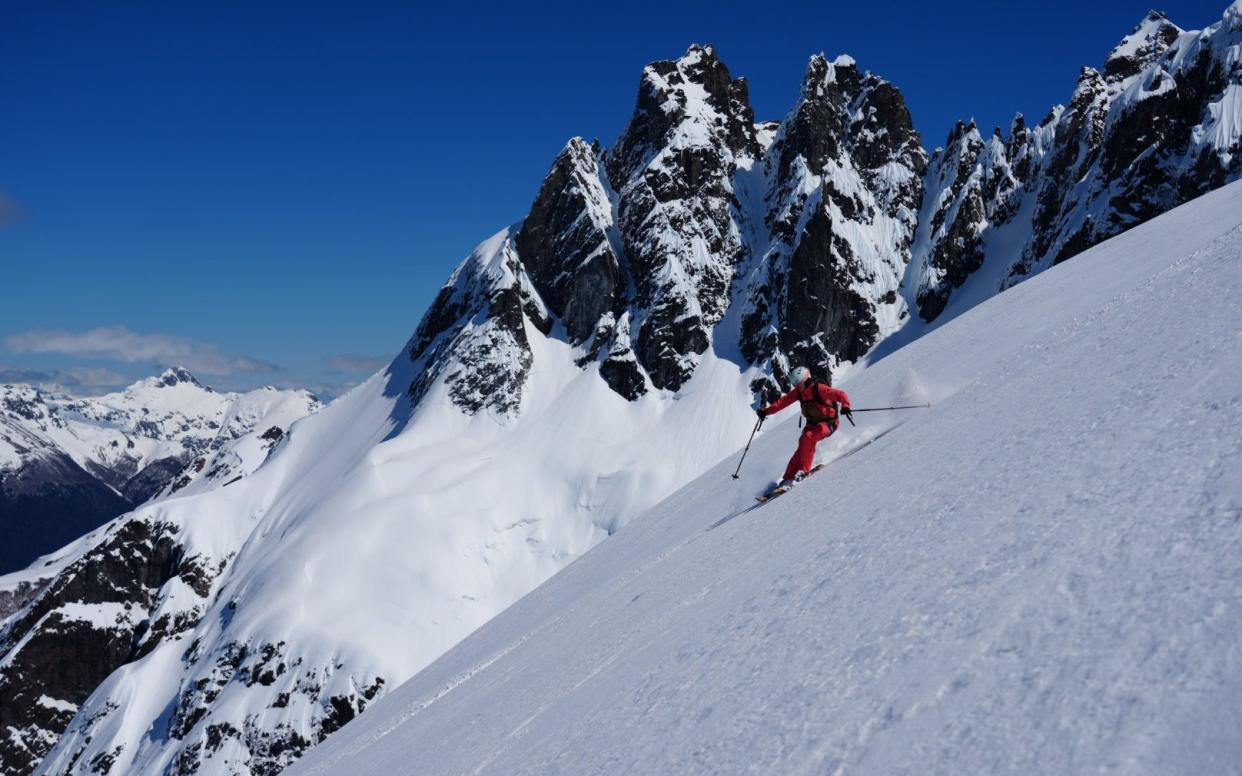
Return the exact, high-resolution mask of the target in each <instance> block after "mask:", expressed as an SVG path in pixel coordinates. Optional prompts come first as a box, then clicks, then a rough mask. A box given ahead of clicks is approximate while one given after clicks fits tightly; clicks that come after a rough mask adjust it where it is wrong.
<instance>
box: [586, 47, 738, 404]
mask: <svg viewBox="0 0 1242 776" xmlns="http://www.w3.org/2000/svg"><path fill="white" fill-rule="evenodd" d="M758 151H759V149H758V143H757V141H756V139H755V130H754V114H753V111H752V110H751V108H750V105H749V101H748V94H747V88H746V83H745V81H743V80H741V79H737V80H734V79H733V78H732V77H731V76H730V74H729V71H728V68H726V67H725V65H724V63H723V62H721V61H720V59H719V58H718V57H717V56H716V52H715V50H714V49H713V48H712V47H710V46H695V47H691V49H690V50H689V51H688V52H687V53H686V55H685V56H684V57H682V58H681V59H679V60H677V61H675V62H672V61H665V62H656V63H653V64H651V65H648V66H647V68H646V69H645V70H644V71H643V77H642V80H641V82H640V84H639V96H638V105H637V107H636V108H635V111H634V116H633V118H632V119H631V121H630V125H629V127H628V128H627V129H626V131H625V133H624V134H623V135H622V137H621V139H620V140H619V141H618V143H617V146H616V148H614V149H613V150H612V151H611V152H609V153H608V155H607V163H606V166H607V173H608V178H609V180H610V181H611V182H612V185H613V186H614V187H615V189H616V191H617V194H618V197H619V201H618V204H617V209H616V213H617V218H616V223H617V226H618V228H619V230H620V236H621V243H622V249H623V250H624V252H625V256H626V259H627V264H628V266H629V267H630V270H631V273H632V276H631V279H632V281H633V283H634V286H635V288H636V291H637V304H638V307H639V311H638V312H639V314H636V315H635V316H633V317H632V319H631V320H633V321H634V322H636V323H637V324H638V330H637V333H636V334H634V333H632V334H631V336H632V337H633V339H634V345H635V353H636V355H637V357H638V361H639V363H640V365H641V366H642V367H643V369H644V370H645V371H646V373H647V374H648V376H649V377H650V379H651V382H652V384H654V385H655V387H656V388H661V389H667V390H673V391H675V390H677V389H678V388H680V387H681V385H682V384H683V383H684V382H685V381H686V380H687V379H689V377H690V375H691V374H693V372H694V367H695V366H696V365H697V363H698V357H699V356H700V355H701V354H702V353H703V352H704V351H705V350H706V349H707V347H708V343H709V341H710V330H711V328H712V327H713V326H714V325H715V324H716V323H717V322H718V321H719V320H720V318H721V317H722V316H723V315H724V312H725V309H726V308H727V306H728V290H729V286H730V284H731V282H732V279H733V273H734V271H735V268H736V267H737V265H738V264H739V263H740V262H741V261H742V260H743V258H744V257H745V256H746V246H745V245H744V244H743V241H742V239H741V236H740V234H739V232H738V229H737V226H736V198H735V196H734V194H733V184H732V178H733V176H734V174H735V173H736V171H737V169H738V165H739V162H740V161H741V160H742V159H744V158H753V157H754V156H756V155H757V154H758Z"/></svg>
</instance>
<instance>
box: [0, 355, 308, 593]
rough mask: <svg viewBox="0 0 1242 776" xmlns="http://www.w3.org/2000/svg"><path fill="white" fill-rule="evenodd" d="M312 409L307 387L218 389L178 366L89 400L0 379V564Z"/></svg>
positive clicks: (20, 558) (16, 563)
mask: <svg viewBox="0 0 1242 776" xmlns="http://www.w3.org/2000/svg"><path fill="white" fill-rule="evenodd" d="M318 407H319V402H318V401H317V400H316V399H315V398H314V397H313V396H312V395H310V394H309V393H307V392H306V391H292V390H277V389H275V388H270V387H269V388H261V389H258V390H254V391H249V392H246V393H220V392H217V391H215V390H212V389H211V388H208V387H206V386H204V385H203V384H201V383H200V382H199V381H198V380H197V379H195V377H194V376H193V375H192V374H190V373H189V372H188V371H186V370H185V369H181V368H170V369H168V370H166V371H165V372H164V373H163V374H161V375H159V376H158V377H151V378H147V379H145V380H140V381H138V382H136V383H134V384H133V385H131V386H129V387H128V388H126V389H124V390H122V391H118V392H116V393H110V394H106V395H103V396H95V397H74V396H69V395H65V394H60V393H52V392H48V391H44V390H42V389H39V388H36V387H34V386H30V385H20V384H10V385H0V569H3V570H9V569H14V568H20V567H21V566H23V565H25V564H27V563H29V562H30V561H31V560H33V559H34V558H35V557H37V556H39V555H42V554H43V553H46V552H50V551H51V550H54V549H56V548H57V547H60V546H61V545H63V544H65V543H66V542H69V541H72V540H73V539H76V538H77V537H79V536H81V535H82V534H84V533H86V532H88V531H91V530H93V529H94V528H96V527H98V526H99V525H101V524H103V523H104V522H106V521H107V520H109V519H111V518H113V517H115V516H117V515H118V514H121V513H123V512H125V511H128V510H129V509H132V508H133V507H134V506H135V505H137V504H141V503H142V502H144V501H146V500H147V499H149V498H151V497H152V496H154V495H156V494H157V493H158V492H160V491H161V490H162V489H166V488H169V487H173V486H174V483H176V482H178V481H180V480H184V482H186V483H188V482H189V480H190V479H192V478H194V477H196V476H198V473H199V471H201V470H202V469H203V468H204V466H205V464H206V463H207V460H208V459H209V458H212V459H214V457H216V456H218V455H219V454H220V451H221V450H222V449H223V448H224V447H225V446H226V445H228V444H229V443H231V442H233V441H234V440H236V439H239V438H241V437H243V436H245V435H247V434H249V433H250V432H252V431H254V430H255V429H256V428H258V427H259V426H262V428H259V429H258V430H260V431H266V430H267V429H269V428H276V429H277V430H278V431H279V430H280V429H286V428H288V427H289V425H290V424H291V423H292V422H293V421H294V420H295V419H297V418H300V417H302V416H304V415H307V414H309V413H311V412H314V411H315V410H316V409H318ZM272 433H273V434H274V433H276V432H272ZM191 463H193V466H191V467H190V469H188V470H187V471H186V473H185V474H184V475H181V476H180V477H179V475H180V474H181V472H182V469H185V468H186V466H187V464H191ZM222 471H223V470H221V472H220V473H222Z"/></svg>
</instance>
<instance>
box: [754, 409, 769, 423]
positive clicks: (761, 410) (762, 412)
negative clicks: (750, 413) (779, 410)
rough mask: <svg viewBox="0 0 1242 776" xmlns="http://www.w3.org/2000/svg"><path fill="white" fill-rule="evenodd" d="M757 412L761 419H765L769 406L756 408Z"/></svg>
mask: <svg viewBox="0 0 1242 776" xmlns="http://www.w3.org/2000/svg"><path fill="white" fill-rule="evenodd" d="M755 414H756V415H758V416H759V419H760V420H763V419H764V418H766V417H767V416H768V408H767V407H760V408H759V409H757V410H755Z"/></svg>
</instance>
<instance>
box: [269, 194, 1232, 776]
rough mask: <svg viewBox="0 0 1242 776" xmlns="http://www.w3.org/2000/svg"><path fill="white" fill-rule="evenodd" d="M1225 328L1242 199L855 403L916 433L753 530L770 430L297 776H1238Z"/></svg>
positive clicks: (1008, 302) (1139, 237)
mask: <svg viewBox="0 0 1242 776" xmlns="http://www.w3.org/2000/svg"><path fill="white" fill-rule="evenodd" d="M1208 298H1211V299H1213V300H1216V301H1215V303H1213V304H1211V305H1205V304H1203V300H1204V299H1208ZM1240 299H1242V184H1234V185H1232V186H1229V187H1226V188H1224V189H1223V190H1221V191H1217V192H1215V193H1212V194H1208V195H1206V196H1204V197H1202V198H1200V199H1198V200H1196V201H1195V202H1193V203H1190V204H1188V205H1185V206H1182V207H1180V208H1178V209H1176V210H1174V211H1173V212H1170V213H1168V214H1165V215H1163V216H1160V217H1158V218H1156V219H1154V220H1152V221H1150V222H1148V223H1147V224H1144V225H1142V226H1140V227H1138V228H1136V229H1134V230H1132V231H1129V232H1127V233H1126V234H1124V235H1121V236H1119V237H1117V238H1114V239H1112V240H1110V241H1108V242H1105V243H1104V244H1102V245H1099V246H1096V247H1095V248H1093V249H1091V250H1090V251H1088V252H1087V253H1086V254H1084V255H1083V256H1082V257H1081V259H1080V260H1078V261H1074V262H1069V263H1067V264H1065V265H1063V266H1060V267H1057V268H1056V269H1055V270H1053V271H1050V272H1047V273H1045V274H1042V275H1041V276H1039V277H1038V278H1035V279H1034V280H1032V281H1031V282H1029V283H1025V284H1022V285H1021V286H1018V287H1017V288H1015V289H1013V290H1011V291H1009V292H1007V293H1005V294H1003V295H1000V296H998V297H996V298H994V299H992V300H990V301H988V302H987V303H984V304H981V305H979V306H977V307H975V308H974V309H973V310H971V311H970V312H969V313H966V314H964V315H961V316H959V317H957V318H955V319H954V320H953V321H951V322H949V323H947V324H945V325H944V326H942V327H940V328H938V329H937V330H935V331H933V332H931V333H929V334H927V335H926V336H924V337H923V338H922V339H920V340H919V341H917V342H915V343H914V344H912V345H910V346H908V347H906V348H904V349H903V350H902V351H900V352H899V353H897V354H895V355H892V356H889V357H887V358H885V359H883V360H880V361H878V362H876V363H874V364H872V365H870V366H869V367H867V368H866V369H864V370H861V371H859V372H855V373H853V374H851V375H849V376H848V377H847V378H846V379H845V381H844V382H845V386H844V387H846V388H847V389H848V390H849V392H850V394H851V396H852V397H854V400H855V403H856V404H857V405H876V404H885V403H887V402H888V401H889V400H890V399H902V398H905V396H902V395H900V394H901V393H902V392H903V391H906V390H908V389H909V388H912V387H915V388H921V391H922V393H923V395H925V396H928V397H930V398H931V399H932V402H933V407H932V408H931V409H929V410H922V411H912V412H909V413H906V414H903V415H898V414H896V413H893V414H891V415H887V416H886V415H885V414H882V413H870V414H867V415H863V414H858V416H857V417H858V419H859V426H858V428H857V429H855V428H850V427H848V426H847V427H845V428H843V429H842V431H841V432H839V433H838V435H836V436H834V437H833V438H832V439H830V440H828V441H827V442H826V443H824V444H823V445H822V446H821V447H822V450H821V456H822V457H823V458H826V459H831V458H832V457H833V456H834V455H835V454H837V453H839V452H841V451H844V450H847V449H849V448H851V447H852V446H854V445H856V444H857V443H858V442H859V441H860V440H864V439H868V438H872V437H874V436H876V435H878V434H879V433H880V432H882V431H885V430H888V429H892V431H891V433H888V434H887V435H885V436H884V437H883V438H882V439H879V440H878V441H876V443H875V444H873V445H871V446H869V447H866V448H864V449H862V450H860V451H859V452H858V453H857V454H855V455H852V456H850V457H848V458H843V459H841V460H840V461H838V462H837V463H835V464H833V465H831V466H829V468H828V469H826V470H825V471H824V472H822V473H820V474H817V475H816V476H815V477H813V478H811V479H809V480H807V481H806V482H805V483H803V484H802V485H800V486H798V487H797V488H795V489H794V490H793V492H792V493H790V494H788V495H785V496H782V497H781V498H780V499H779V500H777V501H774V502H771V503H770V504H768V505H766V506H763V507H760V508H758V509H752V510H750V511H744V510H746V509H747V507H748V506H753V504H754V502H753V499H752V496H753V495H754V493H756V492H757V491H759V490H760V489H761V488H762V487H764V486H765V485H766V484H767V483H768V482H770V478H771V476H772V474H773V473H774V472H778V471H780V468H781V466H782V465H783V462H784V458H785V456H786V455H787V454H788V452H789V449H790V447H791V446H792V444H793V442H794V436H795V434H796V433H797V429H796V427H795V424H794V422H793V419H792V418H790V419H789V420H788V421H787V422H786V423H783V424H780V425H774V426H770V427H765V429H764V431H763V433H762V434H761V435H760V438H759V439H758V440H757V441H756V442H755V444H754V446H753V447H752V448H751V450H750V455H749V457H748V458H747V460H746V464H745V467H744V468H743V474H742V478H741V480H739V481H736V482H735V481H733V480H731V479H730V476H729V475H730V473H731V472H732V470H733V467H734V464H735V462H736V461H735V460H734V459H731V460H729V461H727V462H724V463H722V464H721V465H719V466H717V467H715V468H713V469H712V470H711V471H710V472H708V473H707V474H706V475H705V476H703V477H702V478H700V479H698V480H697V481H695V482H694V483H692V484H690V485H688V486H687V487H686V488H684V489H682V490H680V491H679V492H677V493H676V494H674V495H673V496H672V497H670V498H669V499H667V500H666V501H664V502H662V503H661V504H660V505H659V506H657V507H656V508H654V509H652V510H651V511H650V512H648V513H646V514H645V515H643V516H641V517H640V518H638V519H636V520H634V521H633V522H632V523H631V524H630V525H629V526H628V527H627V528H626V530H625V531H623V532H622V533H621V534H619V535H618V536H616V537H614V538H613V539H610V540H609V541H608V542H606V543H604V544H602V545H600V546H599V547H598V548H596V549H595V550H593V551H592V552H591V553H589V554H588V555H586V556H585V557H583V558H582V559H580V560H579V561H578V562H577V563H575V564H574V565H573V566H571V567H569V568H568V569H566V570H565V571H563V572H561V573H560V574H558V575H557V576H556V577H555V578H553V579H552V580H550V581H549V582H548V583H546V584H544V585H542V586H541V587H540V588H538V589H537V590H535V591H534V592H533V593H531V594H530V595H529V596H527V597H526V598H524V599H523V600H522V601H520V602H518V603H517V604H516V605H514V606H513V607H511V608H510V609H508V610H507V611H506V612H504V613H503V614H501V615H500V616H498V617H497V618H495V619H494V620H492V621H491V622H490V623H488V624H487V625H485V626H483V627H482V628H480V629H479V630H478V631H477V632H475V633H474V634H473V635H472V636H471V637H469V638H468V639H466V640H465V641H464V642H462V643H461V644H459V645H458V646H457V647H456V648H454V649H453V650H452V651H450V652H449V653H448V654H446V655H445V656H444V657H442V658H441V659H440V660H438V661H436V662H435V663H434V664H432V665H431V666H430V667H428V668H427V669H425V670H424V671H422V672H420V673H419V674H418V675H417V676H416V677H415V678H414V679H412V680H411V681H409V682H407V683H406V684H405V685H403V686H401V687H400V688H397V689H396V690H395V691H393V692H392V693H390V694H389V695H388V696H387V697H385V698H384V699H383V700H381V701H380V702H379V703H378V704H377V705H376V706H375V708H373V709H372V710H371V711H368V712H367V714H366V715H364V716H363V717H361V718H360V719H358V720H355V721H354V722H351V723H350V724H349V725H348V726H347V727H346V728H345V729H344V730H343V731H341V732H340V733H338V734H337V735H335V736H334V737H333V738H331V739H329V740H328V741H327V742H326V743H325V744H323V745H322V746H320V747H319V748H317V749H316V750H315V751H313V752H311V753H310V754H309V755H308V756H307V757H306V759H304V760H303V761H302V762H300V763H298V764H297V765H295V766H294V767H293V768H291V769H290V770H289V773H290V776H329V775H332V776H337V775H340V776H344V775H345V774H355V773H419V774H460V773H475V774H505V775H506V776H512V775H514V774H548V773H593V774H612V773H616V774H631V773H687V774H695V773H702V774H718V773H789V774H795V773H859V774H904V773H910V774H914V773H918V774H941V773H943V774H958V773H1014V774H1027V773H1088V772H1090V773H1095V772H1099V771H1106V770H1117V771H1122V772H1125V773H1150V774H1167V773H1230V772H1233V771H1234V770H1235V769H1236V766H1237V764H1238V762H1239V761H1240V760H1242V740H1240V739H1239V737H1238V730H1239V729H1240V727H1242V708H1240V707H1239V706H1238V704H1237V698H1238V694H1239V692H1240V691H1242V661H1240V660H1239V658H1240V654H1239V646H1238V645H1239V644H1242V600H1240V599H1239V592H1238V586H1237V580H1238V579H1239V578H1240V576H1242V555H1239V553H1238V552H1237V549H1238V546H1239V544H1240V543H1242V480H1239V478H1238V477H1237V472H1238V471H1242V411H1240V410H1242V383H1239V381H1238V380H1237V375H1238V374H1242V304H1240V303H1239V301H1238V300H1240ZM895 394H897V395H895ZM898 422H901V425H899V426H897V427H896V428H893V427H894V425H895V424H897V423H898ZM723 518H732V519H728V520H723ZM713 526H714V527H713Z"/></svg>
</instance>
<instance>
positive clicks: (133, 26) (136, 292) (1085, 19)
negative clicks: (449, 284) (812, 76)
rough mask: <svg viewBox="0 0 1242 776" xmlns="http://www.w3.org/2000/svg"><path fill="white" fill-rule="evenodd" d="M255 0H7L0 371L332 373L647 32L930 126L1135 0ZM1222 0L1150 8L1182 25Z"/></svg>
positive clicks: (609, 96)
mask: <svg viewBox="0 0 1242 776" xmlns="http://www.w3.org/2000/svg"><path fill="white" fill-rule="evenodd" d="M258 5H259V4H251V3H229V2H224V3H213V4H207V3H137V2H135V3H124V4H121V3H93V4H87V3H67V2H46V3H24V4H21V5H20V6H13V5H10V6H9V7H7V8H6V12H5V23H4V24H3V25H0V73H3V74H4V75H3V76H2V77H0V105H3V106H4V121H3V122H2V123H0V379H6V378H7V379H15V378H20V377H22V376H23V375H26V376H30V377H37V376H38V375H43V376H44V379H53V380H59V381H61V382H65V383H74V382H77V383H79V384H81V385H83V386H105V385H112V384H116V383H118V382H128V381H129V380H130V379H132V378H135V377H138V376H141V375H143V374H146V373H149V372H150V371H152V370H153V369H156V368H158V367H159V366H160V365H161V364H165V363H168V362H171V361H181V362H186V364H187V365H188V366H190V367H191V368H192V369H197V370H198V371H200V372H201V373H202V377H203V378H204V380H205V381H206V382H209V383H211V384H216V385H219V386H223V387H244V386H249V385H255V384H262V383H276V384H282V385H283V384H290V385H306V386H312V387H314V388H317V389H319V390H327V391H329V392H331V391H334V390H337V389H339V388H340V387H341V386H343V385H346V384H348V383H350V382H351V381H354V380H357V379H359V378H360V377H362V376H364V375H365V374H366V372H367V371H368V370H370V369H372V368H374V367H375V366H376V365H377V364H379V363H381V362H383V361H386V360H387V359H388V358H390V357H391V356H392V355H393V354H394V353H395V352H396V351H397V350H398V349H399V348H400V347H401V345H402V344H403V343H404V342H405V340H406V339H407V338H408V337H409V335H410V334H411V333H412V331H413V330H414V328H415V326H416V325H417V324H418V321H419V319H420V317H421V315H422V313H423V311H424V310H425V308H426V306H427V304H428V303H429V302H430V301H431V299H432V297H433V296H434V294H435V292H436V290H437V289H438V288H439V286H440V285H441V284H442V283H443V282H444V280H445V279H446V278H447V276H448V273H449V272H450V271H451V270H452V267H453V266H454V265H455V264H456V263H457V262H458V261H459V260H460V259H461V258H462V257H464V256H465V255H466V254H467V253H468V252H469V250H470V249H471V248H472V247H473V246H474V245H475V244H477V243H478V242H480V241H482V240H483V239H485V238H486V237H488V236H489V235H491V234H492V233H494V232H496V231H497V230H499V229H501V228H503V227H504V226H505V225H507V224H509V223H512V222H514V221H517V220H519V219H521V218H522V217H523V215H524V214H525V212H526V209H527V208H528V207H529V204H530V201H531V199H532V197H533V196H534V194H535V192H536V190H537V188H538V186H539V183H540V181H541V179H542V177H543V175H544V173H545V172H546V171H547V168H548V165H549V164H550V163H551V161H552V159H553V157H554V156H555V155H556V153H557V151H558V150H560V148H561V146H562V145H563V144H564V143H565V141H566V140H567V139H568V138H570V137H571V136H574V135H582V136H584V137H587V138H594V137H598V138H599V139H600V140H601V142H603V143H604V144H605V145H611V143H612V142H613V140H614V139H615V138H616V136H617V135H618V134H619V133H620V132H621V130H622V129H623V128H624V127H625V124H626V122H627V120H628V118H629V114H630V111H631V110H632V109H633V105H634V99H635V88H636V86H637V82H638V76H639V73H640V71H641V69H642V66H643V65H644V64H646V63H647V62H649V61H652V60H655V59H666V58H671V57H676V56H678V55H679V54H681V53H682V52H683V51H684V50H685V48H686V47H687V46H688V45H689V44H690V43H693V42H709V43H714V44H716V46H717V49H718V51H719V52H720V55H721V57H722V58H723V59H724V61H725V62H726V63H727V64H728V65H729V67H730V69H731V70H732V72H733V73H734V75H735V76H736V75H744V76H746V77H747V78H748V79H749V80H750V91H751V98H752V102H753V104H754V106H755V109H756V114H757V116H758V117H759V118H761V119H768V118H770V119H778V118H780V117H781V116H782V115H783V114H784V113H785V112H786V111H787V110H788V109H789V107H790V106H791V105H792V104H793V101H794V99H795V98H796V96H797V93H798V86H799V82H800V80H801V76H802V73H803V69H804V67H805V63H806V59H807V57H808V56H809V55H811V54H813V53H815V52H819V51H823V52H825V53H827V54H829V55H830V56H833V55H836V54H839V53H848V54H850V55H852V56H854V57H855V58H856V59H857V60H858V62H859V64H860V66H861V67H863V68H866V69H869V70H871V71H873V72H875V73H877V74H879V75H882V76H884V77H886V78H888V79H889V80H891V81H893V82H894V83H895V84H896V85H897V86H898V87H899V88H900V89H901V90H902V91H903V93H904V94H905V96H906V98H907V100H908V102H909V104H910V108H911V111H912V113H913V115H914V119H915V124H916V126H917V127H918V128H919V130H920V131H921V132H922V133H923V137H924V143H925V145H927V146H928V148H929V149H930V148H933V147H935V146H936V145H938V144H939V143H942V142H943V140H944V137H945V136H946V134H947V133H948V131H949V128H950V127H951V126H952V124H953V122H954V121H955V120H956V119H958V118H969V117H972V116H973V117H975V118H976V119H977V120H978V121H979V123H980V124H981V125H983V126H985V127H991V126H993V125H996V124H1003V125H1007V124H1008V121H1009V119H1010V118H1011V117H1012V115H1013V114H1014V113H1015V112H1017V111H1021V112H1024V113H1026V114H1027V115H1028V116H1029V117H1030V118H1032V119H1033V120H1038V119H1039V118H1042V116H1043V115H1044V114H1045V113H1046V112H1047V110H1048V109H1049V108H1050V107H1051V106H1052V105H1053V104H1055V103H1058V102H1064V101H1066V100H1067V99H1068V98H1069V95H1070V93H1071V91H1072V90H1073V87H1074V82H1075V79H1076V77H1077V74H1078V70H1079V68H1080V67H1081V66H1082V65H1098V64H1100V62H1101V61H1102V60H1103V58H1104V56H1105V55H1106V54H1107V52H1108V51H1109V49H1110V48H1112V46H1113V45H1115V44H1116V43H1117V42H1118V41H1119V40H1120V39H1121V38H1122V37H1123V36H1124V35H1125V34H1126V33H1127V32H1128V31H1129V30H1130V28H1131V27H1132V26H1133V25H1134V24H1136V23H1137V22H1138V21H1139V19H1140V18H1141V17H1142V16H1143V14H1144V13H1146V11H1147V10H1148V8H1149V5H1150V0H1139V1H1137V2H1128V1H1123V0H1111V1H1104V2H1096V3H1083V2H1081V0H1078V1H1077V2H1060V1H1057V2H1045V3H1041V4H1040V10H1039V11H1038V12H1033V11H1031V10H1028V9H1027V8H1026V7H1020V4H1004V5H1005V7H997V6H998V5H1001V4H993V3H982V2H977V3H976V2H962V3H953V4H949V3H945V4H940V3H926V2H922V3H901V2H896V3H891V2H890V3H836V2H818V3H810V2H793V3H780V2H769V3H762V4H756V3H730V2H711V3H706V2H687V3H674V2H661V3H632V2H626V3H609V4H605V3H599V4H588V3H574V4H544V5H541V6H539V7H537V8H534V7H522V6H520V5H519V4H497V5H495V6H491V7H489V4H488V3H478V2H476V3H456V4H451V5H448V6H442V5H437V6H426V7H425V6H420V5H416V4H409V3H406V4H372V3H360V2H354V3H348V4H346V3H339V4H335V5H331V4H316V3H297V4H294V3H288V4H278V3H265V4H262V7H261V8H260V7H252V6H258ZM1021 5H1022V6H1024V5H1025V4H1021ZM1226 5H1227V3H1226V2H1224V0H1217V1H1216V2H1192V1H1190V0H1187V1H1186V2H1179V3H1176V4H1166V5H1165V6H1164V7H1163V8H1162V10H1164V11H1165V12H1166V13H1167V14H1168V15H1169V16H1170V18H1172V19H1173V21H1174V22H1176V23H1178V24H1180V25H1181V26H1183V27H1186V28H1193V29H1199V28H1202V27H1203V26H1206V25H1207V24H1211V23H1213V22H1215V21H1216V20H1217V19H1219V17H1220V15H1221V13H1222V12H1223V10H1224V8H1225V7H1226ZM1011 6H1012V7H1011Z"/></svg>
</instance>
